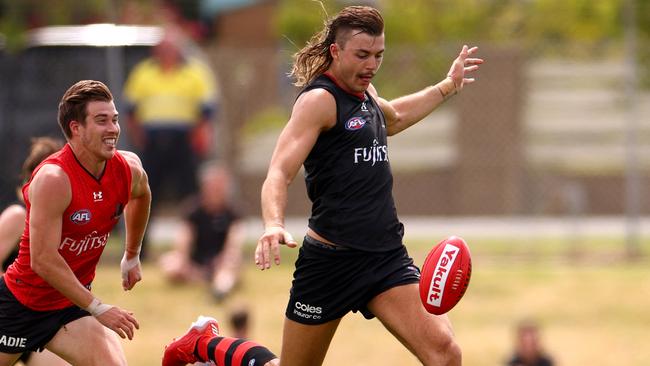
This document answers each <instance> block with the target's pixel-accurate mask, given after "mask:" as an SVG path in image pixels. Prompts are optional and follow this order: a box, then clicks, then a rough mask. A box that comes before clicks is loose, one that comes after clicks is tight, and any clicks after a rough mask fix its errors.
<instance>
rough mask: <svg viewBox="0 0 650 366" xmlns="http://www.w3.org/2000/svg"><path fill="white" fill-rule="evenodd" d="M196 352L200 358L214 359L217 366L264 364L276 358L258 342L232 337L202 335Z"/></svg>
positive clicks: (259, 365) (204, 359)
mask: <svg viewBox="0 0 650 366" xmlns="http://www.w3.org/2000/svg"><path fill="white" fill-rule="evenodd" d="M194 353H195V354H196V356H197V357H198V359H199V360H201V361H204V362H205V361H214V362H215V363H216V364H217V366H249V365H251V366H253V365H254V366H263V365H264V364H265V363H267V362H269V361H271V360H272V359H274V358H276V356H275V355H274V354H273V352H271V351H269V349H268V348H266V347H264V346H262V345H260V344H258V343H255V342H252V341H247V340H245V339H241V338H231V337H200V338H199V340H198V342H197V343H196V349H195V350H194ZM252 361H254V362H252ZM251 362H252V363H251Z"/></svg>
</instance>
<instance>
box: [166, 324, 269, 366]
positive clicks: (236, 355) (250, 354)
mask: <svg viewBox="0 0 650 366" xmlns="http://www.w3.org/2000/svg"><path fill="white" fill-rule="evenodd" d="M197 362H200V363H199V365H218V366H253V365H254V366H278V365H279V364H280V361H279V359H278V358H277V357H276V356H275V355H274V354H273V352H271V351H270V350H269V349H268V348H266V347H264V346H262V345H260V344H258V343H256V342H253V341H249V340H246V339H242V338H238V337H226V336H222V335H221V334H220V330H219V323H218V322H217V321H216V320H215V319H214V318H211V317H207V316H202V315H201V316H199V317H198V319H197V320H196V321H195V322H194V323H192V325H191V326H190V329H189V330H188V331H187V332H186V333H185V334H183V335H182V336H181V337H179V338H175V339H174V340H173V341H172V342H171V343H170V344H168V345H167V346H165V352H164V354H163V359H162V366H184V365H187V364H194V365H197Z"/></svg>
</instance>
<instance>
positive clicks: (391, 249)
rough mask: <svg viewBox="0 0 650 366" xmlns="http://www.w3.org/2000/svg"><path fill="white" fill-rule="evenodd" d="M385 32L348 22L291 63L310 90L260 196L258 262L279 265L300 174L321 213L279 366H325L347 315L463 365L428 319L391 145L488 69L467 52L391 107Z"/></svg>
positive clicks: (365, 22) (289, 313)
mask: <svg viewBox="0 0 650 366" xmlns="http://www.w3.org/2000/svg"><path fill="white" fill-rule="evenodd" d="M384 40H385V38H384V21H383V18H382V16H381V14H380V13H379V11H377V10H376V9H374V8H372V7H367V6H349V7H346V8H344V9H343V10H341V11H340V12H339V13H338V14H337V15H336V16H335V17H334V18H332V19H330V21H329V22H328V23H327V24H326V26H325V27H324V29H323V30H322V31H321V32H320V33H318V34H316V35H315V36H314V37H313V38H312V39H311V41H310V42H309V43H308V44H307V45H306V46H305V47H303V48H302V49H301V50H299V51H298V52H297V53H296V54H295V55H294V65H293V70H292V75H293V76H294V77H295V78H296V83H295V84H296V85H297V86H300V87H304V88H303V90H302V91H301V93H300V94H299V96H298V98H297V99H296V101H295V103H294V106H293V110H292V113H291V117H290V118H289V121H288V122H287V124H286V126H285V127H284V129H283V131H282V132H281V134H280V136H279V138H278V141H277V143H276V147H275V151H274V152H273V156H272V158H271V163H270V165H269V169H268V173H267V176H266V180H265V181H264V184H263V186H262V193H261V202H262V216H263V220H264V233H263V234H262V235H261V237H260V239H259V241H258V244H257V248H256V250H255V262H256V264H257V266H258V267H259V268H260V269H262V270H264V269H269V268H271V263H272V262H274V263H275V264H276V265H278V264H279V263H280V248H279V245H280V244H285V245H287V246H289V247H291V248H293V247H296V246H297V243H296V241H295V240H294V239H293V238H292V236H291V234H290V233H289V232H288V231H287V230H286V229H285V226H284V225H285V222H284V220H285V208H286V204H287V195H288V186H289V184H290V183H291V182H292V181H293V179H294V178H295V176H296V174H297V173H298V171H299V169H300V167H301V166H304V169H305V173H304V175H305V183H306V186H307V194H308V196H309V198H310V200H311V201H312V214H311V217H310V218H309V226H308V229H307V235H306V236H305V237H304V241H303V244H302V246H301V248H300V251H299V253H298V259H297V260H296V262H295V271H294V275H293V282H292V286H291V291H290V298H289V302H288V304H287V308H286V311H285V321H284V330H283V336H282V350H281V353H280V360H281V363H282V365H288V366H307V365H308V366H315V365H321V364H322V362H323V360H324V358H325V355H326V353H327V349H328V348H329V345H330V342H331V340H332V338H333V336H334V333H335V332H336V329H337V327H338V325H339V323H340V321H341V319H342V318H343V316H345V315H346V314H347V313H349V312H350V311H353V312H357V311H359V312H361V313H362V314H363V315H364V317H366V318H367V319H371V318H374V317H377V318H378V319H379V320H380V321H381V322H382V324H383V325H384V326H385V327H386V328H387V329H388V330H389V331H390V332H391V333H392V334H393V335H394V336H395V337H396V338H397V339H399V340H400V341H401V342H402V344H404V346H405V347H406V348H407V349H408V350H409V351H410V352H412V353H413V354H414V355H415V356H416V357H417V358H418V359H419V360H420V362H422V364H424V365H436V366H443V365H445V366H452V365H453V366H455V365H460V364H461V350H460V347H459V346H458V344H457V343H456V341H455V339H454V335H453V330H452V326H451V322H450V321H449V319H448V317H447V316H446V315H442V316H435V315H433V314H429V313H427V312H426V310H425V309H424V307H423V306H422V302H421V301H420V296H419V290H418V283H419V280H420V272H419V270H418V268H417V266H415V264H414V263H413V259H412V258H411V257H410V256H409V254H408V252H407V250H406V247H405V246H404V244H403V241H402V239H403V234H404V226H403V225H402V223H401V222H400V221H399V218H398V217H397V212H396V208H395V203H394V200H393V196H392V185H393V177H392V173H391V167H390V164H389V158H388V145H387V143H388V142H387V136H392V135H395V134H397V133H399V132H401V131H403V130H405V129H407V128H409V127H411V126H412V125H414V124H415V123H417V122H419V121H420V120H422V119H423V118H424V117H425V116H427V115H428V114H430V113H431V112H432V111H433V110H434V109H436V108H437V107H438V106H439V105H441V104H442V103H443V102H444V101H445V100H446V99H448V98H449V97H451V96H452V95H454V94H456V93H458V92H460V91H461V89H462V88H463V86H464V85H465V84H469V83H471V82H473V81H474V79H473V78H469V77H468V75H467V74H468V73H469V72H472V71H475V70H477V69H478V68H479V65H480V64H481V63H482V62H483V60H482V59H478V58H472V55H473V54H474V53H475V52H476V51H477V48H476V47H471V48H470V47H468V46H466V45H465V46H463V47H462V49H461V51H460V53H459V55H458V57H456V59H455V60H454V61H453V63H452V65H451V68H450V69H449V72H448V73H447V76H446V77H445V78H444V79H443V80H442V81H440V82H438V83H437V84H435V85H431V86H429V87H427V88H425V89H423V90H420V91H418V92H416V93H414V94H410V95H406V96H402V97H399V98H397V99H395V100H391V101H387V100H385V99H382V98H381V97H379V94H378V92H377V90H376V89H375V87H374V86H373V84H372V83H371V80H372V78H373V77H374V76H375V74H376V73H377V71H378V70H379V67H380V65H381V62H382V58H383V55H384V44H385V41H384Z"/></svg>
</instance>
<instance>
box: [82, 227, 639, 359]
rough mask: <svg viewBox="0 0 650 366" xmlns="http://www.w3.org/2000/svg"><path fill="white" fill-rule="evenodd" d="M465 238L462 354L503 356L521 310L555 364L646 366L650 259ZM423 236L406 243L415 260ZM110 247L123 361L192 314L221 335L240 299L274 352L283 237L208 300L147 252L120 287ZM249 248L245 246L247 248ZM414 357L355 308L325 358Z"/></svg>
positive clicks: (109, 274) (458, 322) (149, 355)
mask: <svg viewBox="0 0 650 366" xmlns="http://www.w3.org/2000/svg"><path fill="white" fill-rule="evenodd" d="M466 239H467V238H466ZM467 241H468V242H469V243H470V246H471V247H472V250H473V252H472V254H473V259H474V271H473V277H472V281H471V284H470V287H469V289H468V291H467V293H466V295H465V298H464V299H463V300H462V301H461V302H460V304H459V305H458V306H457V307H456V308H455V309H454V310H452V311H451V313H450V318H451V319H452V322H453V323H454V327H455V331H456V335H457V340H458V342H459V343H460V344H461V346H462V349H463V358H464V363H463V364H464V365H479V366H481V365H485V366H488V365H501V364H503V361H504V359H505V358H506V357H507V356H508V354H509V352H510V350H511V347H512V341H513V339H512V335H513V333H512V332H513V329H514V327H515V325H516V323H517V322H518V321H519V320H521V319H523V318H534V319H537V320H538V321H539V322H540V324H541V326H542V337H543V341H544V343H545V345H546V348H547V349H548V350H549V352H550V353H551V354H552V355H553V356H554V357H555V358H556V360H557V361H558V365H560V366H561V365H599V366H606V365H626V366H647V365H650V349H649V348H648V347H647V342H648V340H649V339H650V338H648V337H649V336H648V334H650V333H648V329H650V312H648V309H649V308H650V269H649V268H650V260H648V259H647V258H644V259H641V260H638V261H635V262H625V261H622V260H621V258H622V256H621V255H620V253H622V252H623V250H622V243H623V241H622V240H614V239H603V240H593V241H592V240H585V241H584V242H583V243H582V245H581V248H582V251H584V255H583V256H580V257H569V256H567V248H566V241H561V240H560V241H553V240H548V242H543V241H542V242H535V244H534V247H530V248H519V247H517V245H516V244H514V243H517V242H518V241H517V240H506V239H504V240H481V239H479V238H471V239H468V240H467ZM508 243H510V244H508ZM432 245H433V242H426V241H417V242H412V243H409V248H410V251H411V254H412V256H413V257H414V259H415V260H416V263H418V264H420V263H421V262H422V260H423V258H424V255H426V253H427V251H428V249H429V248H430V247H431V246H432ZM518 245H523V244H518ZM645 245H647V244H646V242H644V247H643V248H644V250H647V248H646V247H645ZM539 246H542V247H539ZM535 247H537V248H535ZM118 250H119V248H118V247H117V246H116V245H113V247H112V248H110V249H109V253H107V258H106V260H105V261H103V262H102V264H101V266H100V269H99V271H98V278H97V280H96V281H95V284H94V291H95V293H96V294H98V296H100V297H101V298H102V299H103V300H104V301H106V302H108V303H113V304H116V305H119V306H121V307H123V308H126V309H130V310H133V311H134V312H135V313H136V316H137V317H138V320H139V321H140V325H141V329H140V330H139V331H138V332H137V333H136V337H135V339H134V340H133V341H123V345H124V348H125V351H126V354H127V358H128V360H129V364H130V365H136V366H137V365H142V366H145V365H147V366H148V365H157V364H160V357H161V355H162V350H163V345H164V344H165V343H167V342H169V340H171V338H173V337H175V336H177V335H180V334H182V333H183V332H185V330H186V329H187V327H188V325H189V324H190V322H191V321H193V320H194V319H195V318H196V316H198V315H199V314H205V315H212V316H214V317H216V318H218V319H220V320H221V321H222V329H223V333H224V334H226V335H227V334H229V333H230V332H231V329H230V327H229V325H228V324H227V322H226V319H227V316H228V314H229V312H230V310H232V309H234V308H235V307H238V306H240V305H242V304H245V305H246V306H248V307H249V308H250V310H251V314H252V317H253V327H252V329H251V334H250V337H251V338H253V339H256V340H258V341H260V342H261V343H263V344H266V345H267V346H269V348H271V349H272V350H274V351H276V352H278V351H279V349H280V343H281V332H282V322H283V319H284V310H285V306H286V302H287V299H288V291H289V286H290V282H291V274H292V270H293V261H294V259H295V255H296V253H297V250H290V249H286V248H284V249H283V251H282V255H283V263H282V265H281V266H279V267H274V268H272V269H271V270H270V271H264V272H260V271H259V270H257V269H256V268H254V267H253V266H252V264H249V265H248V266H247V267H246V268H245V271H244V278H243V283H242V286H241V287H240V288H239V290H238V291H237V293H236V294H234V296H233V297H232V298H229V299H228V300H227V301H226V302H224V303H222V304H216V303H214V302H213V301H212V299H211V298H210V296H209V293H208V292H207V291H206V289H205V287H204V286H203V285H201V284H195V285H188V286H173V285H169V284H167V283H166V282H165V281H163V280H162V278H161V275H160V273H159V271H158V269H157V268H156V266H155V263H147V264H145V268H144V270H145V272H144V274H145V278H144V280H143V282H142V283H141V284H139V285H138V286H136V288H135V289H134V290H133V291H131V292H127V293H125V292H123V291H122V290H121V289H120V275H119V268H118V264H117V262H116V261H115V258H116V253H115V252H116V251H118ZM251 251H252V247H251V246H249V247H247V256H248V257H249V258H250V254H251ZM594 252H595V253H600V254H598V255H593V254H594ZM154 256H155V253H154ZM604 258H605V259H607V258H610V259H607V260H605V259H604ZM611 258H614V259H611ZM251 262H252V261H250V260H249V262H248V263H251ZM418 364H419V363H418V362H417V361H416V360H415V359H414V358H413V357H412V356H411V355H410V354H409V353H408V351H406V350H405V349H404V348H403V347H402V345H401V344H399V342H398V341H396V340H395V339H394V338H393V337H392V336H391V335H390V334H389V333H388V332H387V331H386V330H384V329H383V327H382V326H381V324H380V323H379V322H378V321H376V320H374V321H367V320H364V319H363V317H361V316H360V315H358V314H350V315H348V316H347V317H346V318H345V319H344V320H343V322H342V323H341V325H340V327H339V330H338V332H337V334H336V335H335V337H334V340H333V342H332V345H331V348H330V351H329V353H328V355H327V358H326V360H325V365H329V366H334V365H336V366H338V365H358V366H364V365H368V366H370V365H373V366H374V365H400V366H411V365H418Z"/></svg>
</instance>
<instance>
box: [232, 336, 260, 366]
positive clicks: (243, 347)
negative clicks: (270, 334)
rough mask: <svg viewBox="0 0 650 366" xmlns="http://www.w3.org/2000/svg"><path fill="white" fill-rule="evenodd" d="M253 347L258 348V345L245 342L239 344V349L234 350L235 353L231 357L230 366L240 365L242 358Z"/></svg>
mask: <svg viewBox="0 0 650 366" xmlns="http://www.w3.org/2000/svg"><path fill="white" fill-rule="evenodd" d="M255 346H259V344H257V343H255V342H251V341H246V342H244V343H242V344H240V345H239V347H237V350H235V353H234V354H233V355H232V365H233V366H239V365H241V361H242V359H243V358H244V355H245V354H246V352H247V351H248V350H249V349H251V348H253V347H255Z"/></svg>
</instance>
